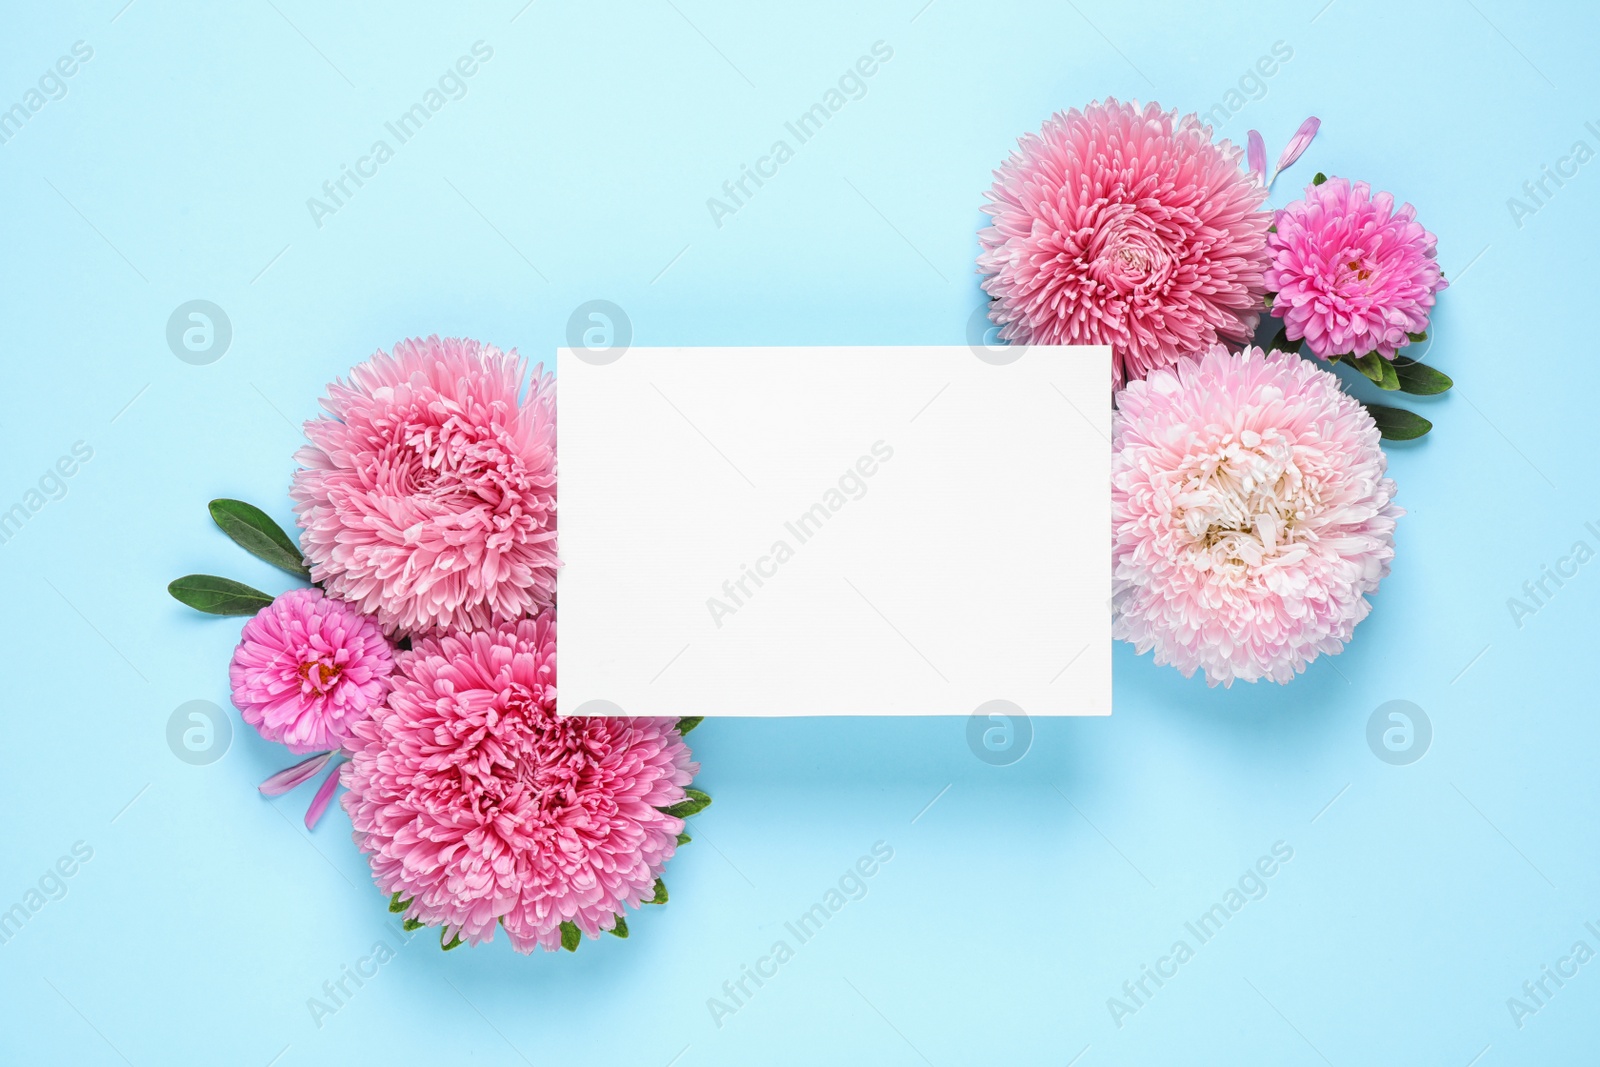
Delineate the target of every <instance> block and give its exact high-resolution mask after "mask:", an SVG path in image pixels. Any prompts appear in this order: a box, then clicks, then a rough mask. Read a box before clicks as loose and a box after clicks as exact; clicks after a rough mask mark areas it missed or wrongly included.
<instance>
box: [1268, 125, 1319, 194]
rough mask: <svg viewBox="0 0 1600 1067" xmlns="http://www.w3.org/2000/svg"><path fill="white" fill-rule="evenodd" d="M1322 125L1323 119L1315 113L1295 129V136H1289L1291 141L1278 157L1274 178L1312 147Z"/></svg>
mask: <svg viewBox="0 0 1600 1067" xmlns="http://www.w3.org/2000/svg"><path fill="white" fill-rule="evenodd" d="M1321 126H1322V120H1321V119H1319V118H1317V116H1315V115H1312V116H1311V117H1310V118H1308V119H1306V120H1305V121H1304V122H1302V123H1301V124H1300V128H1299V129H1298V130H1296V131H1294V136H1293V137H1291V138H1289V143H1288V144H1286V145H1284V146H1283V155H1281V156H1279V157H1278V167H1277V169H1276V170H1274V171H1273V172H1272V177H1273V179H1274V180H1276V179H1277V177H1278V175H1280V174H1282V173H1283V171H1284V168H1286V167H1288V166H1289V164H1291V163H1293V162H1294V161H1295V160H1297V159H1299V158H1300V155H1301V153H1303V152H1304V151H1305V150H1306V149H1307V148H1310V147H1311V142H1312V141H1313V140H1314V139H1315V138H1316V136H1317V130H1318V129H1320V128H1321Z"/></svg>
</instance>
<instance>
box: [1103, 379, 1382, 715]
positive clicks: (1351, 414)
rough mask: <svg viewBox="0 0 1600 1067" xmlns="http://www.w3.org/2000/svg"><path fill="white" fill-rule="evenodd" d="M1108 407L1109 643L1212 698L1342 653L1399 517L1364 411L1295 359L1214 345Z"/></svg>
mask: <svg viewBox="0 0 1600 1067" xmlns="http://www.w3.org/2000/svg"><path fill="white" fill-rule="evenodd" d="M1117 403H1118V408H1119V410H1118V411H1117V413H1116V415H1115V417H1114V423H1113V427H1114V435H1115V437H1114V442H1113V448H1114V453H1113V459H1112V464H1111V472H1112V474H1111V501H1112V504H1111V518H1112V589H1113V595H1114V604H1115V610H1116V618H1115V623H1114V629H1113V632H1114V633H1115V635H1116V636H1117V637H1120V638H1122V639H1123V640H1125V641H1129V642H1131V643H1132V644H1133V645H1134V646H1135V647H1136V648H1138V650H1139V651H1140V652H1146V651H1149V650H1151V649H1154V650H1155V659H1156V662H1157V663H1170V664H1172V665H1173V666H1175V667H1177V668H1178V669H1179V670H1180V671H1182V672H1183V674H1184V675H1185V676H1186V677H1187V676H1190V675H1193V673H1194V672H1195V670H1196V669H1200V670H1204V671H1205V675H1206V681H1207V682H1208V683H1209V684H1211V685H1216V684H1217V683H1219V682H1220V683H1222V684H1223V685H1231V684H1232V683H1233V681H1234V680H1235V679H1242V680H1244V681H1247V682H1254V681H1257V680H1258V679H1261V678H1270V679H1272V680H1273V681H1276V682H1287V681H1289V680H1290V679H1292V678H1293V677H1294V676H1295V674H1296V673H1297V672H1300V671H1303V670H1305V668H1306V665H1307V664H1308V663H1310V662H1311V661H1312V660H1313V659H1315V658H1316V657H1317V656H1318V655H1319V654H1321V653H1328V654H1330V655H1331V654H1335V653H1338V652H1339V651H1341V650H1342V649H1343V648H1344V643H1345V642H1346V641H1348V640H1350V636H1351V633H1352V631H1353V630H1354V629H1355V625H1356V623H1358V622H1360V621H1361V620H1362V619H1363V618H1365V617H1366V615H1367V612H1368V611H1369V610H1371V606H1370V605H1369V604H1368V602H1367V600H1366V594H1367V593H1370V592H1372V591H1373V590H1374V589H1376V588H1377V587H1378V580H1379V579H1380V578H1382V577H1383V576H1384V575H1386V574H1388V573H1389V561H1390V560H1391V559H1393V558H1394V524H1395V519H1396V518H1398V517H1399V516H1400V515H1402V514H1404V512H1402V511H1401V509H1400V508H1398V507H1396V506H1395V505H1394V504H1393V502H1392V501H1393V498H1394V491H1395V488H1394V482H1392V481H1390V480H1389V479H1388V478H1385V477H1384V469H1385V460H1384V455H1383V451H1382V449H1380V448H1379V447H1378V429H1377V427H1376V425H1375V424H1374V423H1373V421H1372V416H1370V415H1369V414H1367V411H1366V409H1365V408H1363V407H1362V406H1361V405H1360V404H1359V403H1357V402H1356V400H1355V399H1354V398H1352V397H1351V396H1349V395H1348V394H1346V393H1345V392H1344V391H1343V390H1341V389H1340V388H1339V383H1338V381H1337V380H1336V379H1335V378H1334V376H1333V375H1332V374H1331V373H1330V372H1328V371H1325V370H1322V369H1319V368H1318V367H1317V366H1316V365H1315V364H1313V363H1311V362H1310V361H1308V360H1305V359H1301V358H1300V357H1299V356H1297V355H1293V354H1289V353H1283V352H1270V353H1265V354H1263V353H1262V351H1261V350H1260V349H1258V348H1248V349H1246V350H1245V352H1244V353H1243V354H1242V355H1238V356H1234V355H1230V354H1228V353H1227V352H1226V351H1225V350H1223V349H1222V348H1221V347H1218V348H1216V349H1213V350H1212V351H1211V352H1210V353H1209V354H1207V355H1205V356H1202V357H1201V358H1199V359H1198V360H1196V359H1184V360H1181V361H1179V362H1178V363H1177V364H1176V365H1174V366H1173V367H1171V368H1168V369H1165V370H1160V371H1157V372H1155V373H1152V374H1151V375H1150V376H1149V377H1148V378H1146V379H1145V380H1144V381H1142V382H1133V383H1132V384H1130V385H1129V386H1128V388H1127V389H1125V390H1123V392H1122V393H1121V394H1119V396H1118V398H1117Z"/></svg>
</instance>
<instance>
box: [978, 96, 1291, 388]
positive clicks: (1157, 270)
mask: <svg viewBox="0 0 1600 1067" xmlns="http://www.w3.org/2000/svg"><path fill="white" fill-rule="evenodd" d="M1242 162H1243V153H1242V152H1240V150H1239V149H1238V148H1237V147H1236V146H1234V145H1232V144H1230V143H1228V142H1227V141H1221V142H1213V141H1212V139H1211V127H1209V126H1206V125H1205V124H1203V123H1202V122H1201V121H1200V119H1199V118H1198V117H1197V116H1195V115H1185V116H1184V117H1182V118H1179V117H1178V113H1177V112H1176V111H1162V110H1161V108H1160V107H1159V106H1158V105H1156V104H1146V105H1144V106H1143V107H1142V108H1141V107H1140V106H1139V105H1138V104H1123V103H1119V102H1118V101H1116V100H1109V99H1108V100H1107V101H1106V102H1105V103H1104V104H1099V103H1095V104H1090V105H1089V106H1088V107H1087V108H1085V109H1084V110H1083V111H1078V110H1077V109H1075V108H1074V109H1073V110H1071V111H1068V112H1066V113H1065V114H1057V115H1054V116H1052V117H1051V118H1050V119H1049V120H1048V121H1047V122H1046V123H1045V124H1044V128H1043V129H1042V130H1040V131H1039V133H1037V134H1028V135H1027V136H1024V137H1023V138H1022V140H1021V142H1020V144H1019V146H1018V149H1017V151H1016V152H1014V153H1012V155H1011V157H1010V158H1009V159H1007V160H1006V161H1005V163H1004V164H1002V165H1001V167H1000V169H999V170H997V171H995V183H994V187H993V188H992V189H990V190H989V192H988V193H987V194H986V195H987V197H988V199H989V201H990V202H989V203H988V204H987V205H985V206H984V208H983V210H984V211H985V212H986V213H987V214H989V215H990V216H992V217H993V222H992V223H991V225H989V226H988V227H986V228H984V229H982V230H980V231H979V232H978V242H979V244H980V245H981V246H982V252H981V254H980V255H979V256H978V269H979V271H980V273H983V274H986V275H988V276H989V277H987V278H986V279H985V280H984V282H983V288H984V290H985V291H986V292H988V294H989V295H990V297H992V298H993V302H992V303H991V305H990V308H989V315H990V317H991V318H992V319H993V320H994V321H995V323H996V324H997V325H999V326H1001V327H1002V329H1001V331H1000V336H1001V338H1003V339H1005V340H1008V341H1013V342H1021V343H1024V344H1040V345H1109V346H1111V352H1112V361H1111V368H1112V369H1111V373H1112V379H1113V384H1114V385H1115V386H1117V387H1120V386H1121V385H1122V383H1123V382H1124V381H1125V380H1128V379H1132V378H1142V377H1144V376H1145V375H1146V374H1148V373H1149V372H1150V371H1151V370H1153V369H1155V368H1157V367H1164V366H1166V365H1167V364H1169V363H1172V362H1173V361H1174V360H1176V359H1177V358H1178V357H1179V356H1182V355H1186V354H1189V353H1194V352H1203V351H1205V350H1206V349H1208V348H1210V347H1211V346H1212V345H1213V344H1216V343H1217V342H1218V341H1219V340H1221V339H1228V340H1233V341H1243V340H1246V339H1248V338H1249V337H1250V336H1251V334H1252V333H1253V332H1254V330H1255V326H1256V322H1257V321H1258V319H1259V315H1260V311H1261V309H1262V307H1263V298H1264V296H1265V294H1266V291H1267V290H1266V284H1265V281H1264V277H1263V275H1264V272H1265V271H1266V267H1267V252H1266V238H1267V227H1268V226H1270V225H1271V223H1272V216H1271V214H1270V213H1269V212H1266V211H1264V210H1262V203H1263V202H1264V201H1265V200H1266V195H1267V193H1266V190H1265V189H1264V188H1262V186H1261V183H1260V182H1258V181H1256V180H1254V179H1253V178H1252V177H1251V175H1250V174H1248V173H1246V172H1245V171H1244V170H1243V169H1242V167H1241V164H1242Z"/></svg>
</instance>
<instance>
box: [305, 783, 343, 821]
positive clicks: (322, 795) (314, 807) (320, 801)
mask: <svg viewBox="0 0 1600 1067" xmlns="http://www.w3.org/2000/svg"><path fill="white" fill-rule="evenodd" d="M338 787H339V772H338V771H337V770H335V771H334V772H333V773H332V774H330V775H328V777H326V778H324V779H323V780H322V787H321V788H320V789H318V790H317V795H316V796H314V797H312V798H311V806H310V807H309V808H307V809H306V829H307V830H314V829H316V826H317V820H318V819H321V818H322V813H323V812H325V811H327V810H328V801H330V800H332V799H333V791H334V790H335V789H337V788H338Z"/></svg>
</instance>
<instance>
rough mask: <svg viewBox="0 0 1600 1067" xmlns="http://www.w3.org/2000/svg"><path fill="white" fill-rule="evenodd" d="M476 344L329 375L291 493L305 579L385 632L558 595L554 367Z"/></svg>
mask: <svg viewBox="0 0 1600 1067" xmlns="http://www.w3.org/2000/svg"><path fill="white" fill-rule="evenodd" d="M526 366H527V365H526V363H525V362H524V361H523V360H522V359H520V358H518V356H517V354H516V353H515V352H511V353H509V354H508V353H502V352H501V351H500V350H499V349H497V348H494V347H492V346H489V345H480V344H479V343H478V342H477V341H467V340H457V339H454V338H447V339H445V340H442V341H441V340H440V339H439V338H437V337H430V338H428V340H426V341H402V342H401V343H400V344H397V345H396V346H395V349H394V354H393V355H386V354H385V353H383V352H379V353H378V354H377V355H375V356H373V357H372V358H371V359H370V360H368V361H367V362H366V363H363V364H361V365H360V366H358V367H356V368H355V369H354V370H352V371H351V372H350V381H349V383H348V384H346V383H345V382H343V381H339V382H335V383H333V385H331V386H329V387H328V398H327V399H326V400H324V401H323V407H324V408H326V409H327V410H328V412H329V413H330V415H331V416H332V417H331V418H329V417H322V418H318V419H313V420H311V421H309V422H307V423H306V427H305V429H306V436H307V437H308V438H310V440H311V443H310V444H309V445H307V446H306V447H304V448H302V449H300V451H299V452H298V453H297V454H296V456H295V459H296V460H297V461H298V462H299V463H300V465H301V469H300V470H298V471H296V472H295V476H294V485H293V487H292V488H291V489H290V496H292V497H293V498H294V501H295V511H296V513H297V514H298V515H299V517H300V525H301V526H302V527H303V528H304V533H303V535H302V536H301V538H300V545H301V548H302V550H303V551H304V552H305V554H306V558H307V559H308V560H309V561H310V562H311V575H312V577H313V578H314V579H315V580H316V581H318V582H319V583H321V584H322V585H323V586H324V587H325V588H326V589H327V590H328V594H329V595H330V596H335V597H338V598H340V599H342V600H347V601H349V602H350V603H352V604H354V605H355V606H356V607H358V608H359V609H360V610H361V611H363V612H366V613H368V614H371V615H375V616H377V619H378V621H379V622H380V623H381V624H382V625H383V627H384V630H385V632H387V633H390V634H395V633H433V632H441V631H444V630H479V629H483V628H485V627H488V626H490V625H493V624H495V623H498V622H504V621H509V620H513V619H518V618H522V617H524V616H527V615H531V614H533V613H535V612H537V611H539V610H541V609H543V608H544V607H546V606H548V605H549V604H550V603H551V602H552V601H553V599H554V597H555V580H556V566H557V563H556V416H555V379H554V377H552V376H550V375H546V374H542V373H541V372H540V369H536V370H535V372H534V376H533V381H532V384H531V385H529V387H528V390H527V395H526V396H522V397H521V398H520V399H519V394H520V393H521V390H522V381H523V376H524V373H525V371H526Z"/></svg>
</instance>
